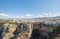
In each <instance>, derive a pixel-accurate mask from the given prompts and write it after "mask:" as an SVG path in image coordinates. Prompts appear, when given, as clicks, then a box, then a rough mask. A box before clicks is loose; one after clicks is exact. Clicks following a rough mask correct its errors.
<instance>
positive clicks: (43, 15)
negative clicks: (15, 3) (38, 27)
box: [0, 13, 60, 18]
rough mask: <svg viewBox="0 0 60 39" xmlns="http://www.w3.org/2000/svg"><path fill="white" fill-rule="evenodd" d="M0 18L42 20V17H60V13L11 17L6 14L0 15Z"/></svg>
mask: <svg viewBox="0 0 60 39" xmlns="http://www.w3.org/2000/svg"><path fill="white" fill-rule="evenodd" d="M0 16H2V17H5V18H41V17H55V16H60V13H43V14H35V15H33V14H25V15H20V16H11V15H7V14H4V13H0Z"/></svg>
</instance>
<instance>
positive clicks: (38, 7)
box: [0, 0, 60, 17]
mask: <svg viewBox="0 0 60 39" xmlns="http://www.w3.org/2000/svg"><path fill="white" fill-rule="evenodd" d="M57 13H58V14H59V13H60V0H0V14H5V15H10V16H24V15H26V16H31V17H32V16H35V17H36V16H38V15H39V16H40V15H43V14H48V15H50V16H51V14H57Z"/></svg>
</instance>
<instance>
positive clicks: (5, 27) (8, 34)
mask: <svg viewBox="0 0 60 39" xmlns="http://www.w3.org/2000/svg"><path fill="white" fill-rule="evenodd" d="M30 28H31V25H30V24H29V23H28V24H26V23H19V24H14V23H13V24H11V23H0V39H29V37H30V36H31V33H32V31H31V30H32V29H30Z"/></svg>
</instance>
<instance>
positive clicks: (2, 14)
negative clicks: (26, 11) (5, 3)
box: [0, 13, 8, 16]
mask: <svg viewBox="0 0 60 39" xmlns="http://www.w3.org/2000/svg"><path fill="white" fill-rule="evenodd" d="M0 16H8V15H7V14H4V13H1V14H0Z"/></svg>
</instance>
